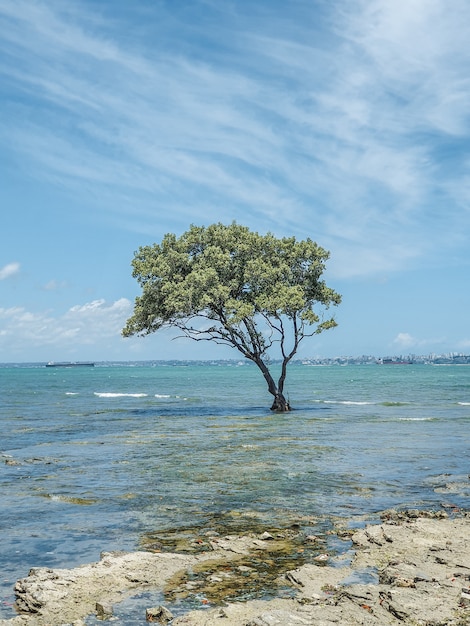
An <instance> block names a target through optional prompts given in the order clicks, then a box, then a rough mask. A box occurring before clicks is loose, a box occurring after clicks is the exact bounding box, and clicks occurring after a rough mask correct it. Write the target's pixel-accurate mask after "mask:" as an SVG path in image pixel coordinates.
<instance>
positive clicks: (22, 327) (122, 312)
mask: <svg viewBox="0 0 470 626" xmlns="http://www.w3.org/2000/svg"><path fill="white" fill-rule="evenodd" d="M131 312H132V304H131V302H130V301H129V300H127V299H126V298H121V299H119V300H116V301H115V302H113V303H110V304H108V303H106V302H105V301H104V300H94V301H93V302H88V303H86V304H83V305H76V306H73V307H71V308H70V309H69V310H68V311H66V312H65V313H64V314H63V315H59V316H55V315H53V314H51V312H48V311H45V312H31V311H28V310H26V309H24V308H22V307H12V308H8V309H7V308H0V347H1V349H2V352H3V353H7V352H8V350H12V349H13V348H14V349H15V350H18V351H21V349H22V348H27V347H29V348H36V347H41V346H44V347H52V346H56V347H59V348H60V347H63V348H64V349H66V347H67V346H69V345H70V344H69V342H70V341H72V342H73V345H74V346H83V345H93V344H100V343H101V342H102V341H103V340H104V339H106V338H116V337H119V335H120V330H121V328H122V327H123V326H124V324H125V322H126V319H127V317H129V315H130V314H131Z"/></svg>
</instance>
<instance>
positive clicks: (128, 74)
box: [0, 0, 470, 276]
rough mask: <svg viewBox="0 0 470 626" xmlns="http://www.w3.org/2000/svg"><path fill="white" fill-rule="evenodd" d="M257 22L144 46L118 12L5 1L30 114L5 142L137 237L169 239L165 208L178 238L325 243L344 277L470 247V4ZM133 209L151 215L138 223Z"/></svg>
mask: <svg viewBox="0 0 470 626" xmlns="http://www.w3.org/2000/svg"><path fill="white" fill-rule="evenodd" d="M240 7H241V8H239V9H238V10H237V8H236V7H235V6H234V7H232V13H231V15H230V16H226V15H224V14H223V12H222V11H220V10H218V9H214V10H213V11H214V12H213V13H211V14H210V17H211V19H212V20H215V21H217V26H218V28H213V29H211V30H210V32H208V31H207V30H206V31H205V32H204V33H201V32H197V27H195V26H193V27H192V28H189V26H188V23H187V22H185V21H184V13H183V12H182V13H180V15H181V20H182V21H180V22H178V21H175V19H176V18H175V17H174V16H173V21H172V22H167V25H169V26H168V27H169V29H170V30H169V32H164V31H163V30H159V27H158V25H156V24H155V28H156V32H155V33H153V37H152V43H151V44H150V45H148V44H149V42H148V40H147V42H146V43H147V45H145V46H144V45H141V44H140V43H139V41H138V40H137V38H136V39H135V40H132V39H130V38H129V36H128V35H126V37H124V33H125V31H124V22H125V20H124V17H125V16H123V15H119V13H118V12H117V13H116V14H113V17H112V19H109V20H108V21H107V20H105V19H102V18H100V17H99V16H97V15H96V14H90V13H89V12H87V11H86V9H85V5H80V3H77V4H75V5H71V6H70V7H69V8H68V9H65V8H64V5H62V4H60V3H55V2H48V3H45V2H40V1H39V2H36V3H34V4H31V3H29V2H24V1H23V0H15V2H13V1H10V0H4V2H3V3H2V7H1V8H0V18H1V19H2V22H3V32H4V33H5V36H4V40H3V53H4V59H5V62H4V63H3V64H2V65H1V66H0V71H1V72H2V74H3V76H4V79H5V80H6V81H7V83H8V85H9V86H10V87H11V88H12V89H13V90H14V91H16V92H17V93H18V94H23V96H24V98H23V99H22V102H21V106H19V107H18V106H17V103H16V102H15V103H14V104H13V103H11V105H8V103H7V104H6V106H7V112H8V114H9V115H8V116H7V117H8V118H9V119H10V120H12V119H13V120H14V123H9V125H8V127H7V126H4V127H3V129H2V130H1V132H2V134H3V136H4V137H6V138H8V139H9V144H10V145H14V146H16V147H17V149H18V151H19V152H20V154H21V158H23V159H26V161H27V164H28V168H30V167H31V166H32V169H33V170H34V169H35V170H36V171H37V172H38V173H39V174H40V176H41V177H43V178H44V177H48V178H49V180H50V181H51V182H52V183H53V184H57V185H68V186H72V187H73V188H74V190H75V192H76V191H77V190H81V189H82V188H83V183H84V182H86V185H85V188H86V189H90V188H91V189H95V190H96V196H97V197H99V198H100V201H101V202H104V201H106V202H107V204H108V205H109V206H114V207H116V208H115V209H114V211H115V212H116V213H118V214H120V219H122V220H124V221H126V223H128V224H129V225H133V227H135V228H136V229H138V228H140V226H139V223H142V222H145V223H146V224H147V228H149V227H150V228H151V227H152V223H155V224H157V223H159V222H158V214H157V212H156V211H155V206H158V207H161V208H162V210H165V211H166V213H167V214H168V215H170V214H171V218H170V217H169V218H168V219H171V220H173V223H174V224H183V225H187V224H188V222H204V223H207V222H208V221H215V220H219V219H221V220H223V221H228V220H231V219H234V218H236V219H238V220H239V221H242V222H246V221H248V222H249V224H250V225H251V226H253V227H256V228H259V229H262V230H267V229H271V230H274V231H275V232H277V233H279V234H284V233H286V232H287V233H289V234H291V233H294V234H297V235H299V236H304V235H308V236H312V237H314V238H316V239H318V240H319V241H320V243H322V244H323V245H325V246H326V247H328V248H330V249H331V250H332V251H333V253H334V254H333V259H334V264H333V265H332V271H334V273H335V274H336V275H342V276H347V275H354V274H367V273H373V272H383V271H389V270H393V269H397V268H399V267H403V266H405V265H406V264H407V263H409V262H410V261H411V260H412V259H415V258H419V257H422V256H426V255H427V254H430V251H431V250H433V249H434V250H435V248H436V244H437V243H440V244H441V245H444V246H448V248H449V249H451V248H452V247H453V246H456V245H457V244H458V245H463V243H464V241H463V240H462V232H464V230H465V228H468V227H469V226H470V212H469V211H468V208H467V207H468V199H469V197H470V192H469V189H470V185H469V184H468V181H469V180H470V163H469V161H468V159H466V157H463V152H462V145H463V143H464V142H466V141H468V139H469V137H468V135H469V113H468V107H467V103H468V101H469V99H470V80H469V79H468V66H469V63H470V50H469V48H468V44H467V41H468V37H467V35H468V26H467V25H468V24H469V23H470V6H469V5H468V3H466V2H464V1H463V0H456V2H455V3H453V4H452V9H451V10H450V9H449V5H448V3H447V2H444V0H406V1H405V0H399V1H397V2H394V3H391V2H389V1H388V0H361V1H360V2H358V3H349V2H346V1H344V2H339V3H332V4H331V7H330V9H328V10H326V9H324V13H323V14H322V19H323V21H322V23H321V25H320V26H321V28H319V26H318V24H317V23H316V18H317V15H318V14H317V13H314V12H313V10H312V11H309V10H307V9H306V6H305V4H304V3H302V2H293V3H291V5H289V16H287V14H286V15H284V17H285V18H286V20H287V21H286V26H285V27H284V28H283V29H281V27H280V24H281V22H282V19H281V18H282V17H283V12H284V11H285V10H286V9H285V8H284V9H283V5H282V4H281V3H279V4H278V3H276V7H277V12H276V15H277V16H278V18H279V20H276V19H275V18H273V17H272V13H271V12H270V17H271V19H263V9H262V8H260V7H257V9H256V15H255V14H254V13H253V14H252V15H249V14H248V13H247V11H246V8H243V7H244V5H243V3H242V5H240ZM199 8H200V9H201V10H202V8H203V6H202V5H201V6H200V7H199ZM204 9H205V10H206V11H208V10H210V5H207V4H206V5H204ZM159 10H161V11H164V9H163V8H162V7H161V6H160V9H159ZM252 10H253V12H255V9H252ZM266 11H268V9H266ZM292 12H293V13H292ZM106 17H107V18H109V16H106ZM163 17H164V14H162V18H163ZM264 17H267V14H266V16H264ZM229 18H230V28H228V22H227V21H226V20H228V19H229ZM255 18H256V19H255ZM288 18H291V19H288ZM163 21H164V20H163ZM253 24H254V26H253ZM178 29H185V34H186V35H188V33H189V37H188V36H187V37H186V39H185V46H184V47H183V46H181V47H178V44H177V43H175V42H177V41H178V39H177V38H176V37H174V38H173V40H172V34H173V35H175V34H176V33H178ZM143 36H145V33H143ZM201 39H203V42H204V45H203V46H201V44H200V41H201ZM13 59H14V63H12V62H11V61H12V60H13ZM33 107H34V111H35V114H34V116H30V115H28V111H30V110H31V109H32V108H33ZM27 120H28V121H27ZM31 120H32V121H31ZM465 181H466V182H465ZM80 192H81V191H80ZM123 193H128V194H129V195H132V196H134V197H138V200H139V202H138V204H139V208H138V209H136V207H135V206H133V207H132V213H128V214H127V215H126V214H125V210H124V209H123V208H122V205H121V202H120V198H121V197H122V194H123ZM136 204H137V203H136ZM444 206H445V215H444V210H443V207H444ZM423 224H425V228H424V227H423ZM443 239H445V243H444V244H442V241H443Z"/></svg>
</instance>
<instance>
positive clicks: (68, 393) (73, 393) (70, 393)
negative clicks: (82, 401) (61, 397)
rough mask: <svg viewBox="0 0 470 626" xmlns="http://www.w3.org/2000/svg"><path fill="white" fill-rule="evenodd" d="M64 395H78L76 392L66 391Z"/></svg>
mask: <svg viewBox="0 0 470 626" xmlns="http://www.w3.org/2000/svg"><path fill="white" fill-rule="evenodd" d="M65 395H66V396H78V393H77V392H76V391H66V392H65Z"/></svg>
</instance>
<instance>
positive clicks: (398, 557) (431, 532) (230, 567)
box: [0, 510, 470, 626]
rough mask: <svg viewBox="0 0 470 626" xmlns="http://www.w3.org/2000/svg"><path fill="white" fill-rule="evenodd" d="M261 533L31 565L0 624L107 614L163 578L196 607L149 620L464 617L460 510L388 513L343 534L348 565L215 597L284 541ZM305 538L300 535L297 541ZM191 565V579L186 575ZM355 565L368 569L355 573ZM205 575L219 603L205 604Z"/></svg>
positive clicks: (379, 623)
mask: <svg viewBox="0 0 470 626" xmlns="http://www.w3.org/2000/svg"><path fill="white" fill-rule="evenodd" d="M269 534H271V536H272V537H273V538H269V539H268V537H266V536H265V537H264V538H261V537H262V533H261V534H258V535H255V536H246V537H239V536H235V535H233V536H232V535H230V536H229V535H227V536H224V537H210V538H209V539H208V541H211V542H212V543H213V544H214V545H213V549H212V550H211V551H208V552H203V553H190V554H175V553H158V554H152V553H149V552H135V553H104V554H103V555H102V558H101V560H100V561H99V562H97V563H91V564H89V565H83V566H81V567H78V568H75V569H71V570H59V569H54V570H52V569H47V568H34V569H32V570H31V571H30V574H29V576H28V577H26V578H24V579H21V580H19V581H18V582H17V584H16V588H15V590H16V594H17V609H18V610H19V611H20V613H22V614H21V615H19V616H18V617H15V618H13V619H11V620H0V625H5V626H6V625H8V626H46V625H48V626H59V625H63V624H72V623H73V624H75V625H77V626H78V625H79V624H82V623H83V622H81V620H82V619H83V618H85V617H86V616H87V615H89V614H91V613H94V612H98V615H99V616H100V614H101V616H102V617H106V616H108V615H110V614H111V613H110V611H111V612H112V605H113V603H116V602H119V601H121V600H123V599H124V598H125V597H127V596H126V594H127V595H130V594H131V593H132V591H134V593H135V590H136V589H138V590H139V591H140V590H142V589H150V588H154V589H155V588H160V589H162V588H165V590H166V592H167V593H170V594H171V593H173V592H174V591H175V589H180V590H183V589H186V592H187V591H188V587H185V585H186V584H187V585H189V586H190V587H193V588H194V586H195V587H196V588H197V591H198V593H199V594H200V595H201V598H203V600H201V608H202V606H203V605H204V611H200V610H196V611H191V612H188V613H186V614H185V615H182V616H179V617H176V618H173V616H171V617H170V615H171V614H169V613H168V614H167V613H166V609H165V610H163V609H164V607H157V609H156V610H155V609H148V611H150V613H148V615H149V618H148V619H149V621H156V620H158V619H160V623H165V620H166V619H168V621H167V622H166V623H170V621H171V624H172V626H183V625H184V626H220V625H221V624H224V625H226V626H301V625H303V624H306V625H313V624H315V625H316V624H318V625H320V624H322V625H325V626H327V625H329V624H342V625H345V626H349V625H351V626H352V625H356V624H362V625H365V626H392V625H393V626H396V625H397V623H400V624H403V625H409V626H411V625H414V626H415V625H417V624H421V625H422V626H431V625H433V626H444V625H445V626H462V625H463V624H470V606H469V603H470V588H469V581H470V519H469V518H468V517H465V516H462V517H459V518H456V519H448V518H441V517H440V516H432V515H430V514H429V513H426V515H425V516H422V515H421V514H420V512H419V511H418V512H417V513H416V512H415V510H413V511H412V512H411V513H409V514H407V515H404V516H403V517H400V518H399V517H398V516H395V515H390V516H389V518H388V520H387V521H385V522H384V523H382V524H376V525H369V526H366V527H365V528H363V529H361V530H358V531H356V532H355V533H354V534H353V537H352V541H353V544H354V547H355V555H354V557H353V558H352V560H351V563H350V564H349V565H348V566H344V567H333V566H331V565H330V564H329V561H326V562H323V563H321V562H320V563H318V562H317V563H316V562H310V563H304V564H303V565H301V566H300V567H297V568H294V569H292V570H290V571H288V572H287V573H285V574H284V575H283V576H281V578H280V582H281V584H282V585H284V587H286V586H289V587H290V588H291V589H292V594H291V596H290V597H276V598H274V599H272V600H269V601H268V600H250V601H247V602H228V603H227V602H223V601H224V599H225V598H226V597H230V594H229V591H230V589H231V588H232V587H233V586H236V585H239V584H240V581H241V578H240V577H245V578H247V579H248V580H250V579H251V577H252V576H253V575H258V571H257V568H260V567H261V564H263V563H264V564H268V565H266V567H268V568H270V567H273V566H272V565H269V563H270V562H272V563H274V559H275V556H274V555H273V551H275V550H281V553H282V549H283V546H287V545H288V546H291V545H292V544H289V542H287V543H286V539H285V538H283V539H279V538H278V537H277V536H276V533H273V532H271V531H270V533H269ZM215 539H217V541H215ZM309 541H310V540H308V539H306V538H305V545H308V542H309ZM255 557H256V558H255ZM256 559H257V560H256ZM312 561H313V558H312ZM248 562H249V563H250V565H248V564H247V563H248ZM288 562H290V561H288ZM198 570H200V571H201V579H200V580H197V579H194V575H195V573H197V572H198ZM189 572H191V576H192V577H193V578H190V577H189V574H188V573H189ZM361 572H375V574H374V576H369V577H364V576H362V577H361V575H360V573H361ZM175 585H176V586H175ZM178 585H179V587H178ZM211 585H212V586H214V589H217V593H220V594H221V595H220V602H221V603H222V602H223V606H216V607H214V608H208V607H210V604H211V603H209V601H208V600H206V599H205V598H206V594H207V592H208V591H210V589H211ZM178 593H179V592H178ZM181 593H183V591H181ZM223 593H226V596H225V597H224V596H223ZM214 597H217V596H214ZM99 607H101V609H100V608H99ZM161 620H163V621H161Z"/></svg>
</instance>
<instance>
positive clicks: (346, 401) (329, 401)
mask: <svg viewBox="0 0 470 626" xmlns="http://www.w3.org/2000/svg"><path fill="white" fill-rule="evenodd" d="M324 403H325V404H348V405H349V404H351V405H354V406H364V405H368V404H374V403H373V402H359V401H355V400H324Z"/></svg>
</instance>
